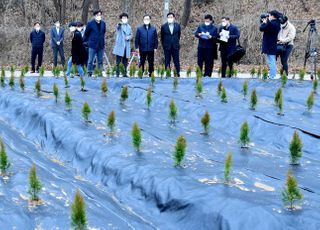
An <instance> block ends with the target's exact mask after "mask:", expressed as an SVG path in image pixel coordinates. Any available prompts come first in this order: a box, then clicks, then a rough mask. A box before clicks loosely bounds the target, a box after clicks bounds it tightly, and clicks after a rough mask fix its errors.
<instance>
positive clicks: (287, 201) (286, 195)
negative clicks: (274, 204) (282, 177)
mask: <svg viewBox="0 0 320 230" xmlns="http://www.w3.org/2000/svg"><path fill="white" fill-rule="evenodd" d="M302 198H303V194H302V193H301V192H300V189H299V187H298V183H297V181H296V179H295V178H294V176H293V175H292V172H291V170H289V171H288V174H287V182H286V187H285V188H284V190H283V192H282V201H283V203H284V205H289V208H290V209H294V204H295V203H296V202H298V201H300V200H302Z"/></svg>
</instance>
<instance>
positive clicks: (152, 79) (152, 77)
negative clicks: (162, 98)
mask: <svg viewBox="0 0 320 230" xmlns="http://www.w3.org/2000/svg"><path fill="white" fill-rule="evenodd" d="M150 81H151V87H153V86H154V83H155V81H156V78H155V76H154V72H153V73H152V74H151V78H150Z"/></svg>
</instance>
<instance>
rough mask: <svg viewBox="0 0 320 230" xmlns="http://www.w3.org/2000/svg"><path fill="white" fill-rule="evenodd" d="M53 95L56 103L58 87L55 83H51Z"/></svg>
mask: <svg viewBox="0 0 320 230" xmlns="http://www.w3.org/2000/svg"><path fill="white" fill-rule="evenodd" d="M53 95H54V97H55V100H56V103H57V102H58V97H59V88H58V86H57V84H56V83H54V84H53Z"/></svg>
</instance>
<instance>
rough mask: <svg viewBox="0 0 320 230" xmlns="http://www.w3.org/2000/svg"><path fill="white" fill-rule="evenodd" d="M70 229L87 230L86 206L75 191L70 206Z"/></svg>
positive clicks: (79, 194) (78, 192)
mask: <svg viewBox="0 0 320 230" xmlns="http://www.w3.org/2000/svg"><path fill="white" fill-rule="evenodd" d="M71 229H74V230H87V229H88V228H87V217H86V205H85V202H84V199H83V197H82V196H81V193H80V191H79V190H77V192H76V195H75V197H74V200H73V203H72V205H71Z"/></svg>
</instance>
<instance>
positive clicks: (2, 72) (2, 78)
mask: <svg viewBox="0 0 320 230" xmlns="http://www.w3.org/2000/svg"><path fill="white" fill-rule="evenodd" d="M5 79H6V72H5V69H4V67H3V66H2V67H1V76H0V83H1V87H4V86H5V83H4V82H5Z"/></svg>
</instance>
